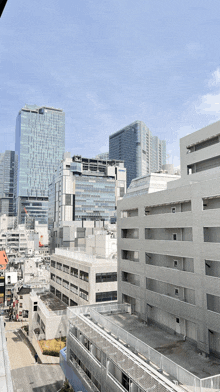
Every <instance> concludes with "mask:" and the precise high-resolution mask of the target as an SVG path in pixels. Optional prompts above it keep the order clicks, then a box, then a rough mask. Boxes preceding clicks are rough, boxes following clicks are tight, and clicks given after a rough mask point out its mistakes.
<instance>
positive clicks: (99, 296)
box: [96, 291, 117, 302]
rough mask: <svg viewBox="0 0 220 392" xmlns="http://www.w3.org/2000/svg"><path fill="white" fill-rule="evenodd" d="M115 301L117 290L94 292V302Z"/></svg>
mask: <svg viewBox="0 0 220 392" xmlns="http://www.w3.org/2000/svg"><path fill="white" fill-rule="evenodd" d="M105 301H117V291H108V292H103V293H96V302H105Z"/></svg>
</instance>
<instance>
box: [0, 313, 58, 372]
mask: <svg viewBox="0 0 220 392" xmlns="http://www.w3.org/2000/svg"><path fill="white" fill-rule="evenodd" d="M24 325H28V323H27V322H16V321H15V322H7V321H6V326H5V336H6V338H7V347H8V354H9V359H10V364H11V370H12V369H18V368H21V367H25V366H32V365H33V364H35V359H34V352H35V351H36V352H37V354H38V357H39V359H40V362H41V363H42V364H59V361H60V359H59V357H52V356H50V355H43V354H42V352H41V349H40V346H39V344H38V341H37V339H36V337H35V335H34V336H33V338H32V339H31V338H30V337H29V336H27V333H26V332H25V331H24V329H22V330H21V327H22V326H24ZM25 339H27V340H26V342H25ZM26 343H27V344H26ZM28 345H30V347H28Z"/></svg>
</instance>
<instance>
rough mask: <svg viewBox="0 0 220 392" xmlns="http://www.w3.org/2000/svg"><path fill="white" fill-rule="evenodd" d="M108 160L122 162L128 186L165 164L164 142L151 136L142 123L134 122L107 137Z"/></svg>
mask: <svg viewBox="0 0 220 392" xmlns="http://www.w3.org/2000/svg"><path fill="white" fill-rule="evenodd" d="M109 159H120V160H123V161H124V165H125V167H126V169H127V186H129V185H130V183H131V180H133V178H137V177H141V176H144V175H146V174H150V173H153V172H156V171H158V170H161V168H162V165H165V164H166V141H165V140H160V139H159V138H158V137H157V136H153V135H152V133H151V132H150V130H149V129H148V128H147V126H146V125H145V123H144V122H143V121H135V122H133V123H132V124H130V125H128V126H127V127H125V128H123V129H121V130H120V131H118V132H116V133H113V134H112V135H110V136H109Z"/></svg>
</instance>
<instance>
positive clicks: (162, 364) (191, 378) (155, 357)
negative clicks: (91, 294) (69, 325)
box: [68, 303, 220, 392]
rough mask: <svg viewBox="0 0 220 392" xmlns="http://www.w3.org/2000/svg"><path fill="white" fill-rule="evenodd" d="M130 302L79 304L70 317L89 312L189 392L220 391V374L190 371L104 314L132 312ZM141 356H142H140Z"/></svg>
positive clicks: (71, 310)
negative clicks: (199, 374) (209, 375)
mask: <svg viewBox="0 0 220 392" xmlns="http://www.w3.org/2000/svg"><path fill="white" fill-rule="evenodd" d="M130 309H131V306H130V305H129V304H118V303H113V304H108V305H99V306H97V305H90V306H78V307H76V308H74V309H68V317H69V318H70V322H71V317H72V318H73V319H74V316H75V315H80V314H84V315H85V314H89V315H90V317H91V318H92V320H93V322H95V323H96V324H100V325H101V326H102V327H104V328H105V329H106V330H107V331H110V332H111V334H113V335H114V336H117V338H119V339H120V340H122V341H123V342H125V343H126V344H128V345H129V346H130V347H132V349H134V351H135V353H139V354H141V355H143V357H144V358H146V360H148V361H150V363H151V364H152V366H155V367H156V368H158V369H161V370H162V371H163V372H164V373H167V374H168V375H169V376H171V379H173V380H177V381H178V383H179V384H180V386H181V387H182V388H184V389H186V390H187V391H189V392H219V391H220V374H218V375H215V376H211V377H207V378H202V379H200V378H199V377H197V376H195V375H194V374H193V373H191V372H190V371H188V370H186V369H184V368H183V367H182V366H180V365H178V364H177V363H175V362H173V361H172V360H171V359H169V358H167V357H166V356H165V355H163V354H161V353H159V352H158V351H157V350H155V349H153V348H152V347H150V346H149V345H147V344H146V343H144V342H143V341H142V340H140V339H138V338H136V337H135V336H134V335H132V334H131V333H129V332H127V331H126V330H124V329H123V328H121V327H119V326H118V325H117V324H115V323H114V322H113V321H112V320H111V319H110V318H109V317H108V318H106V317H105V316H104V314H109V313H123V312H130ZM140 358H141V357H140Z"/></svg>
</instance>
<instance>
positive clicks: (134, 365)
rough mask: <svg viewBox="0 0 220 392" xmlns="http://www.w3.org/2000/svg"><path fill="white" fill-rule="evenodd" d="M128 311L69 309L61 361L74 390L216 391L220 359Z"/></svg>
mask: <svg viewBox="0 0 220 392" xmlns="http://www.w3.org/2000/svg"><path fill="white" fill-rule="evenodd" d="M130 312H131V306H130V305H128V304H117V303H116V304H102V305H101V304H100V305H90V306H82V307H74V308H68V315H67V316H68V321H69V327H68V334H67V347H66V348H65V349H63V350H61V352H60V365H61V367H62V369H63V372H64V374H65V376H66V378H67V379H68V380H69V382H70V384H71V385H72V386H73V388H74V390H75V391H82V392H98V391H101V392H123V391H130V392H149V391H157V392H166V391H169V392H174V391H175V392H218V391H219V388H220V375H219V366H220V360H218V359H217V358H213V359H204V357H202V356H199V355H198V352H197V350H196V348H195V345H192V344H191V345H190V343H188V342H187V341H184V340H180V338H179V337H178V336H174V335H170V334H169V333H166V331H161V330H159V328H157V327H155V326H153V327H149V326H147V325H146V324H144V323H143V322H142V321H141V320H140V319H139V318H138V317H137V316H135V315H133V314H130ZM149 330H150V331H149ZM207 374H208V375H209V376H208V377H207Z"/></svg>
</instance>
